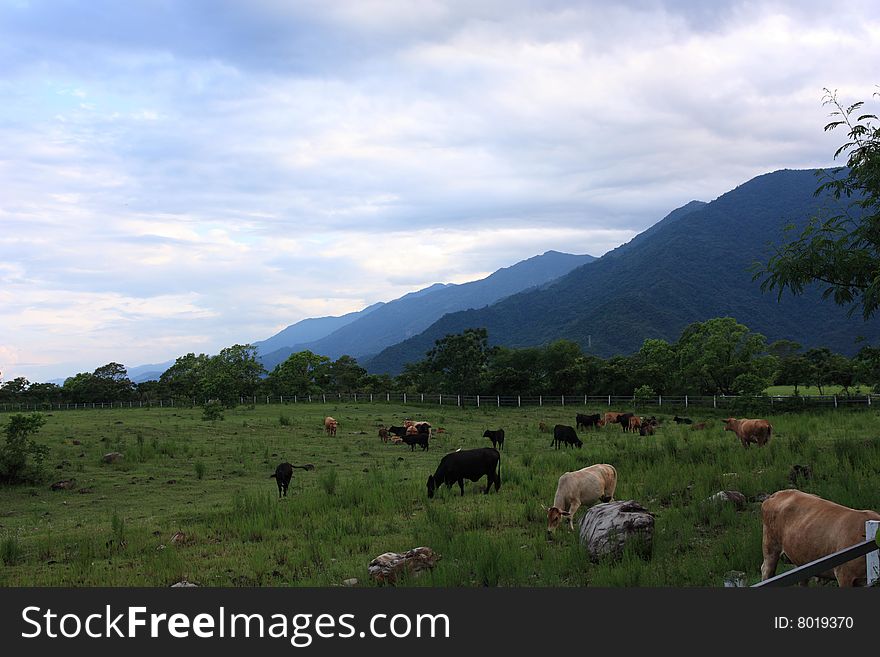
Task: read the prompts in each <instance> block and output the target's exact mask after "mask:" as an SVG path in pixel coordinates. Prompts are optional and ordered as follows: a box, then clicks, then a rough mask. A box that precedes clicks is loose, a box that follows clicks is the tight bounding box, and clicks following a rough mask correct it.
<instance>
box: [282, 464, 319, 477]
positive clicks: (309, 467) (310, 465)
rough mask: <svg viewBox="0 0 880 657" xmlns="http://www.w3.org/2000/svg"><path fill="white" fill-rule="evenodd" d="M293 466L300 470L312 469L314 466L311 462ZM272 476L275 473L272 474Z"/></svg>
mask: <svg viewBox="0 0 880 657" xmlns="http://www.w3.org/2000/svg"><path fill="white" fill-rule="evenodd" d="M293 467H294V468H299V469H300V470H314V469H315V466H314V464H312V463H306V464H305V465H295V466H293ZM272 476H273V477H274V476H275V475H272Z"/></svg>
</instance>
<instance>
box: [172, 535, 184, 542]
mask: <svg viewBox="0 0 880 657" xmlns="http://www.w3.org/2000/svg"><path fill="white" fill-rule="evenodd" d="M171 542H172V543H186V534H184V533H183V532H175V533H174V535H173V536H172V537H171Z"/></svg>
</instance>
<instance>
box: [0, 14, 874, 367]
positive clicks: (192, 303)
mask: <svg viewBox="0 0 880 657" xmlns="http://www.w3.org/2000/svg"><path fill="white" fill-rule="evenodd" d="M877 61H880V21H878V19H877V18H876V11H875V7H872V3H870V2H850V3H846V4H845V5H842V4H835V5H834V8H833V12H832V11H830V10H829V5H828V4H827V3H818V2H733V1H731V2H718V3H702V2H685V1H680V2H673V1H668V2H661V1H659V0H658V1H656V2H651V1H648V0H644V1H631V2H620V3H605V2H595V3H594V2H571V3H570V2H563V1H558V2H555V1H554V2H523V1H517V0H513V1H506V2H500V1H498V2H474V1H469V2H433V1H426V2H410V1H403V0H359V1H352V2H309V1H306V2H277V1H274V0H252V1H243V0H242V1H240V2H224V1H222V0H219V1H208V0H202V1H199V0H193V1H189V2H185V1H180V2H172V1H170V0H161V1H160V0H156V1H153V2H137V1H134V0H133V1H131V2H111V1H97V0H82V1H79V0H54V1H52V2H40V1H27V0H0V144H2V145H3V147H2V149H0V190H2V192H0V372H2V379H3V380H4V381H5V380H9V379H11V378H13V377H15V376H25V377H27V378H28V379H29V380H31V381H44V380H47V379H51V378H56V377H62V376H66V375H71V374H73V373H76V372H80V371H92V370H94V369H95V368H96V367H98V366H100V365H103V364H105V363H107V362H110V361H117V362H122V363H124V364H126V365H128V366H134V365H139V364H144V363H150V362H161V361H165V360H169V359H173V358H175V357H176V356H179V355H182V354H185V353H187V352H189V351H194V352H197V353H198V352H206V353H216V352H217V351H218V350H219V349H221V348H222V347H225V346H229V345H231V344H234V343H243V342H248V341H254V340H259V339H264V338H266V337H269V336H270V335H272V334H273V333H275V332H277V331H278V330H280V329H281V328H283V327H285V326H287V325H289V324H291V323H294V322H296V321H298V320H300V319H303V318H305V317H312V316H322V315H331V314H332V315H338V314H343V313H346V312H350V311H352V310H358V309H360V308H362V307H364V306H366V305H369V304H371V303H373V302H375V301H385V300H390V299H393V298H396V297H399V296H401V295H402V294H405V293H407V292H410V291H413V290H415V289H419V288H422V287H425V286H427V285H430V284H431V283H434V282H464V281H468V280H474V279H477V278H481V277H483V276H485V275H487V274H489V273H490V272H492V271H494V270H495V269H498V268H499V267H503V266H508V265H510V264H512V263H514V262H516V261H518V260H522V259H524V258H527V257H530V256H533V255H536V254H538V253H541V252H543V251H545V250H547V249H556V250H560V251H567V252H572V253H591V254H593V255H597V256H598V255H601V254H602V253H604V252H606V251H608V250H609V249H611V248H614V247H615V246H617V245H619V244H621V243H622V242H625V241H627V240H629V239H630V238H631V237H632V236H634V235H635V234H637V233H638V232H640V231H642V230H644V229H645V228H646V227H648V226H649V225H651V224H652V223H654V222H656V221H657V220H659V219H660V218H662V217H663V216H664V215H665V214H666V213H668V212H669V211H670V210H672V209H674V208H675V207H678V206H681V205H683V204H684V203H686V202H687V201H689V200H691V199H695V198H696V199H701V200H711V199H713V198H716V197H717V196H718V195H720V194H722V193H724V192H725V191H728V190H729V189H731V188H733V187H735V186H736V185H738V184H740V183H742V182H744V181H746V180H748V179H749V178H751V177H753V176H755V175H758V174H761V173H765V172H767V171H772V170H775V169H779V168H806V167H814V166H826V165H829V164H831V163H832V159H831V156H832V154H833V152H834V150H835V149H836V147H837V146H838V145H839V144H840V143H842V141H843V137H844V135H843V134H842V133H839V132H838V133H831V134H824V133H823V132H822V127H823V125H824V124H825V123H826V121H827V114H828V108H827V107H823V106H822V103H821V100H822V96H823V88H824V87H829V88H832V89H837V90H839V93H840V95H841V97H842V98H843V99H844V100H845V101H855V100H869V99H870V97H871V94H872V93H874V92H875V91H877V86H876V85H877V84H878V83H880V79H878V78H877V69H876V62H877Z"/></svg>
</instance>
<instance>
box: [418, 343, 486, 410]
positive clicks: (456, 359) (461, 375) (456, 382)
mask: <svg viewBox="0 0 880 657" xmlns="http://www.w3.org/2000/svg"><path fill="white" fill-rule="evenodd" d="M492 351H493V350H492V349H490V348H489V334H488V332H487V331H486V329H484V328H469V329H465V330H464V332H463V333H457V334H449V335H446V336H445V337H443V338H441V339H440V340H436V341H435V342H434V347H433V349H431V351H429V352H428V353H427V354H426V355H427V359H426V360H427V367H428V370H429V371H432V372H437V373H439V374H441V375H442V377H443V379H442V380H443V387H444V392H450V393H452V392H459V393H464V394H475V393H478V392H479V391H480V386H481V385H482V383H483V381H484V377H485V374H486V371H487V369H488V363H489V356H490V354H491V353H492Z"/></svg>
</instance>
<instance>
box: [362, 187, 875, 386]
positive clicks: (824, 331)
mask: <svg viewBox="0 0 880 657" xmlns="http://www.w3.org/2000/svg"><path fill="white" fill-rule="evenodd" d="M818 185H819V179H818V178H817V176H816V173H815V172H814V171H812V170H807V171H792V170H782V171H776V172H774V173H769V174H765V175H762V176H758V177H756V178H754V179H752V180H750V181H748V182H746V183H744V184H742V185H740V186H739V187H737V188H736V189H734V190H732V191H730V192H728V193H726V194H724V195H722V196H720V197H719V198H717V199H716V200H714V201H712V202H711V203H706V204H701V203H695V202H691V203H689V204H688V205H686V206H684V207H683V208H679V209H678V210H676V211H675V212H673V213H671V214H670V215H668V216H667V217H666V218H665V219H664V220H663V221H661V222H659V223H658V224H655V225H654V226H652V227H651V228H649V229H648V230H646V231H645V232H643V233H641V234H640V235H638V236H636V237H635V238H634V239H633V240H631V241H630V242H629V243H627V244H625V245H623V246H621V247H619V248H617V249H615V250H614V251H611V252H609V253H607V254H606V255H604V256H603V257H602V258H600V259H599V260H597V261H595V262H593V263H591V264H590V265H589V266H587V267H580V268H578V269H575V270H573V271H572V272H571V273H569V274H568V275H566V276H564V277H562V278H560V279H559V280H557V281H554V282H553V283H552V284H551V285H548V286H545V287H544V288H542V289H539V290H531V291H527V292H523V293H520V294H516V295H513V296H510V297H508V298H506V299H504V300H502V301H500V302H498V303H495V304H493V305H492V306H490V307H488V308H483V309H478V310H468V311H464V312H457V313H450V314H447V315H445V316H444V317H442V318H441V319H440V320H439V321H437V322H435V323H434V324H433V325H431V326H430V327H429V328H428V329H427V330H425V331H424V332H423V333H421V334H419V335H417V336H414V337H412V338H410V339H408V340H406V341H404V342H402V343H400V344H398V345H394V346H392V347H390V348H388V349H386V350H385V351H383V352H382V353H380V354H379V355H377V356H376V357H374V358H372V359H370V360H369V361H367V363H366V366H367V368H368V370H369V371H371V372H377V373H382V372H388V373H392V374H394V373H398V372H400V371H401V369H402V367H403V364H404V363H406V362H414V361H418V360H421V359H423V358H424V356H425V352H426V351H428V350H429V349H430V348H431V347H432V346H433V344H434V341H435V340H437V339H439V338H442V337H443V336H445V335H447V334H451V333H460V332H462V331H463V330H464V329H466V328H470V327H485V328H486V329H487V330H488V332H489V340H490V343H491V344H500V345H506V346H510V347H525V346H532V345H540V344H546V343H548V342H550V341H552V340H555V339H558V338H567V339H570V340H574V341H575V342H577V343H579V344H580V345H581V346H582V347H583V348H584V349H585V350H587V351H589V352H590V353H594V354H596V355H599V356H606V357H607V356H611V355H614V354H627V353H632V352H634V351H636V350H637V349H639V347H640V346H641V344H642V342H643V341H644V340H645V339H646V338H663V339H666V340H669V341H674V340H676V339H677V338H678V337H679V336H680V334H681V331H682V329H684V328H685V327H686V326H687V325H688V324H690V323H692V322H695V321H704V320H707V319H709V318H712V317H725V316H731V317H734V318H736V319H737V320H738V321H739V322H741V323H743V324H745V325H746V326H748V327H749V328H750V329H752V330H753V331H757V332H760V333H762V334H764V335H765V336H766V337H767V339H768V340H769V341H773V340H777V339H781V338H787V339H790V340H795V341H797V342H799V343H801V344H802V345H803V346H804V347H805V348H809V347H813V346H828V347H830V348H831V349H832V350H834V351H836V352H840V353H844V354H853V353H855V352H856V351H857V350H858V345H857V344H856V340H857V338H858V337H860V336H864V337H866V338H868V339H870V340H872V341H875V342H876V340H877V339H878V338H880V323H878V322H877V321H876V320H875V321H870V322H865V321H863V320H862V319H861V316H859V315H858V314H856V315H855V316H853V317H848V316H847V312H846V309H844V308H841V307H839V306H836V305H835V304H834V303H833V302H832V301H830V300H823V299H821V295H820V294H819V292H818V290H816V289H813V290H810V291H808V292H807V293H806V294H804V295H802V296H800V297H793V296H791V295H788V294H786V295H785V296H784V297H783V298H782V299H781V300H779V301H777V295H776V294H773V293H767V294H765V293H762V292H761V290H760V288H759V285H758V283H757V282H755V281H754V280H753V278H752V272H751V271H750V267H751V266H752V265H753V264H754V263H755V262H756V261H765V260H766V258H767V256H768V254H769V253H770V252H771V248H772V245H773V244H779V243H780V242H781V241H782V238H783V234H784V228H785V226H786V225H788V224H793V225H794V226H796V227H797V228H801V227H803V226H804V225H805V224H806V222H807V221H808V220H809V218H810V217H813V216H817V215H818V216H827V215H828V214H829V213H831V212H838V211H840V210H841V209H842V208H843V206H842V203H845V201H837V200H835V199H833V198H831V197H830V196H820V197H816V196H814V191H815V190H816V188H817V186H818ZM588 345H589V347H588Z"/></svg>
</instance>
